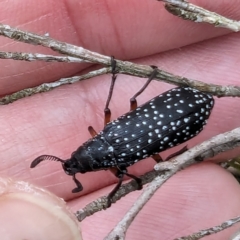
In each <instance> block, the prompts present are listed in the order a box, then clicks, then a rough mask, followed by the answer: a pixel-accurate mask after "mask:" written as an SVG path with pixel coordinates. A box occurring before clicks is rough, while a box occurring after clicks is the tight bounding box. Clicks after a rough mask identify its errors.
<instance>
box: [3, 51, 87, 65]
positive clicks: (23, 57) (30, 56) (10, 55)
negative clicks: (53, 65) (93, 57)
mask: <svg viewBox="0 0 240 240" xmlns="http://www.w3.org/2000/svg"><path fill="white" fill-rule="evenodd" d="M0 59H13V60H20V61H28V62H32V61H44V62H66V63H83V62H86V61H83V60H82V59H79V58H74V57H67V56H53V55H45V54H41V53H23V52H1V51H0Z"/></svg>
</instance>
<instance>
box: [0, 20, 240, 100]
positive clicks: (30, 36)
mask: <svg viewBox="0 0 240 240" xmlns="http://www.w3.org/2000/svg"><path fill="white" fill-rule="evenodd" d="M0 35H3V36H5V37H9V38H12V39H15V40H17V41H20V42H25V43H31V44H34V45H42V46H44V47H49V48H51V49H53V50H54V51H57V52H59V53H63V54H67V55H68V56H73V57H75V58H79V59H81V60H82V61H83V62H91V63H99V64H102V65H105V66H109V67H110V66H111V58H110V57H108V56H104V55H101V54H98V53H95V52H92V51H89V50H87V49H84V48H82V47H78V46H74V45H71V44H68V43H64V42H60V41H57V40H54V39H52V38H49V37H47V36H40V35H37V34H34V33H29V32H26V31H22V30H19V29H16V28H11V27H10V26H8V25H4V24H0ZM116 61H117V67H116V71H117V72H119V73H123V74H127V75H132V76H136V77H142V78H148V77H149V75H150V74H151V73H152V67H150V66H148V65H140V64H135V63H132V62H128V61H121V60H116ZM155 79H156V80H160V81H163V82H166V83H170V84H174V85H177V86H189V87H192V88H196V89H198V90H200V91H203V92H207V93H211V94H213V95H215V96H218V97H223V96H231V97H239V96H240V87H239V86H221V85H216V84H206V83H204V82H201V81H197V80H194V79H188V78H185V77H181V76H177V75H174V74H171V73H169V72H166V71H164V70H161V69H158V73H157V75H156V78H155ZM56 86H60V85H58V84H56ZM36 88H39V87H36ZM40 88H41V87H40ZM46 89H48V88H46ZM49 89H53V88H49ZM33 90H34V89H33ZM23 91H24V92H28V94H26V95H25V93H24V94H22V95H19V94H16V93H14V94H13V95H14V96H13V97H9V98H12V99H15V100H17V98H16V96H21V97H20V98H22V96H30V95H33V94H35V93H38V91H36V92H35V91H33V92H31V93H30V92H29V91H30V90H29V89H27V90H23ZM46 91H47V90H46Z"/></svg>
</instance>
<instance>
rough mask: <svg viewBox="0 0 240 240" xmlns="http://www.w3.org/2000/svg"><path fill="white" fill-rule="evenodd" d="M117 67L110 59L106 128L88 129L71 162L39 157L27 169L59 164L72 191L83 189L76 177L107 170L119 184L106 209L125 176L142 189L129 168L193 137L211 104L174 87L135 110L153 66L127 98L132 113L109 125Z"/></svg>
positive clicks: (201, 95) (209, 99) (193, 92)
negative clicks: (46, 163) (70, 181)
mask: <svg viewBox="0 0 240 240" xmlns="http://www.w3.org/2000/svg"><path fill="white" fill-rule="evenodd" d="M115 68H116V61H115V60H114V59H113V58H112V83H111V87H110V91H109V96H108V99H107V103H106V106H105V110H104V112H105V127H104V129H103V130H102V131H100V132H99V133H97V132H96V131H95V130H94V129H93V128H92V127H89V128H88V130H89V132H90V134H91V136H92V138H91V139H89V140H88V141H87V142H85V143H84V144H83V145H82V146H80V147H79V148H78V149H77V150H76V151H75V152H73V153H72V155H71V158H70V159H67V160H62V159H60V158H58V157H55V156H51V155H42V156H39V157H37V158H36V159H35V160H34V161H33V162H32V163H31V168H34V167H36V166H37V165H38V164H39V163H40V162H42V161H43V160H54V161H59V162H61V163H62V167H63V169H64V171H65V173H66V174H68V175H71V176H73V180H74V182H75V183H76V185H77V187H76V188H74V189H73V190H72V192H73V193H77V192H79V191H81V190H82V189H83V187H82V184H81V183H80V182H79V181H78V180H77V179H76V176H75V175H76V174H77V173H86V172H91V171H99V170H108V169H110V170H111V171H112V172H113V173H114V174H115V176H116V177H118V178H119V182H118V184H117V185H116V187H115V188H114V189H113V190H112V191H111V193H110V194H109V195H108V203H109V206H110V205H111V199H112V197H113V196H114V194H115V193H116V192H117V190H118V189H119V187H120V186H121V183H122V180H123V177H124V175H127V176H129V177H131V178H133V179H135V180H136V182H137V184H138V189H141V188H142V183H141V180H140V178H138V177H135V176H134V175H131V174H129V173H128V172H127V167H129V166H131V165H133V164H134V163H136V162H138V161H140V160H142V159H145V158H147V157H152V158H153V159H154V160H156V161H160V160H161V157H160V155H159V152H161V151H164V150H166V149H168V148H171V147H174V146H177V145H178V144H180V143H183V142H185V141H187V140H189V139H191V138H193V137H194V136H196V135H197V134H198V133H199V132H200V131H201V130H202V129H203V126H204V125H205V124H206V123H207V119H208V118H209V116H210V112H211V110H212V108H213V106H214V99H213V97H212V96H211V95H208V94H206V93H203V92H200V91H198V90H196V89H192V88H190V87H178V88H173V89H171V90H169V91H167V92H165V93H163V94H160V95H159V96H157V97H155V98H153V99H151V100H150V101H148V102H147V103H145V104H143V105H141V106H139V107H137V101H136V97H137V96H138V95H140V94H141V93H142V92H143V91H144V89H145V88H146V87H147V86H148V84H149V83H150V82H151V80H152V79H153V78H154V77H155V76H156V74H157V69H156V67H153V72H152V74H151V76H150V77H149V79H148V81H147V82H146V84H145V85H144V86H143V87H142V88H141V89H140V90H139V91H138V92H137V93H136V94H135V95H134V96H133V97H132V98H131V100H130V106H131V109H130V111H129V112H127V113H126V114H124V115H122V116H120V117H119V118H117V119H116V120H114V121H111V122H110V118H111V112H110V110H109V108H108V106H109V103H110V100H111V97H112V92H113V87H114V83H115V80H116V77H117V76H116V71H115Z"/></svg>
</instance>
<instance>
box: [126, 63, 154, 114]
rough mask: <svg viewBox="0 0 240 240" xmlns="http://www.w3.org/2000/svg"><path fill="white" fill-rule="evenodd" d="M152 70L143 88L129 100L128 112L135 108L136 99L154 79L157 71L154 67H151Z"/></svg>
mask: <svg viewBox="0 0 240 240" xmlns="http://www.w3.org/2000/svg"><path fill="white" fill-rule="evenodd" d="M151 67H152V68H153V71H152V73H151V75H150V76H149V78H148V80H147V82H146V83H145V84H144V85H143V87H142V88H141V89H140V90H139V91H138V92H137V93H136V94H135V95H134V96H133V97H132V98H131V99H130V110H131V111H132V110H134V109H136V108H137V100H136V98H137V97H138V96H139V95H140V94H141V93H142V92H143V91H144V90H145V89H146V88H147V86H148V85H149V83H150V82H151V81H152V80H153V79H154V78H155V76H156V75H157V72H158V69H157V67H156V66H151Z"/></svg>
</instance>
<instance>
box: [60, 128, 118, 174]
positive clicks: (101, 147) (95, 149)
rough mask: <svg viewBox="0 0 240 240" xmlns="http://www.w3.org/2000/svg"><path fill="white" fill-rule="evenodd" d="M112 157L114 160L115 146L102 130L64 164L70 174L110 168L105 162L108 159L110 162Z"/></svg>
mask: <svg viewBox="0 0 240 240" xmlns="http://www.w3.org/2000/svg"><path fill="white" fill-rule="evenodd" d="M110 159H111V160H112V161H114V156H113V148H112V147H111V146H110V144H109V143H108V142H107V141H106V140H105V138H104V137H103V136H102V132H100V133H99V134H98V135H97V136H96V137H94V138H92V139H89V140H88V141H87V142H85V143H84V144H83V145H82V146H80V147H79V148H78V149H77V150H76V151H75V152H73V153H72V156H71V158H70V159H69V160H67V161H66V162H65V163H64V164H63V169H64V171H65V172H66V173H67V174H68V175H73V174H75V173H77V172H79V173H86V172H91V171H97V170H102V169H108V168H109V166H107V165H106V164H105V163H104V162H105V160H106V163H108V164H109V162H111V160H110ZM109 160H110V161H109ZM105 165H106V166H105Z"/></svg>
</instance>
